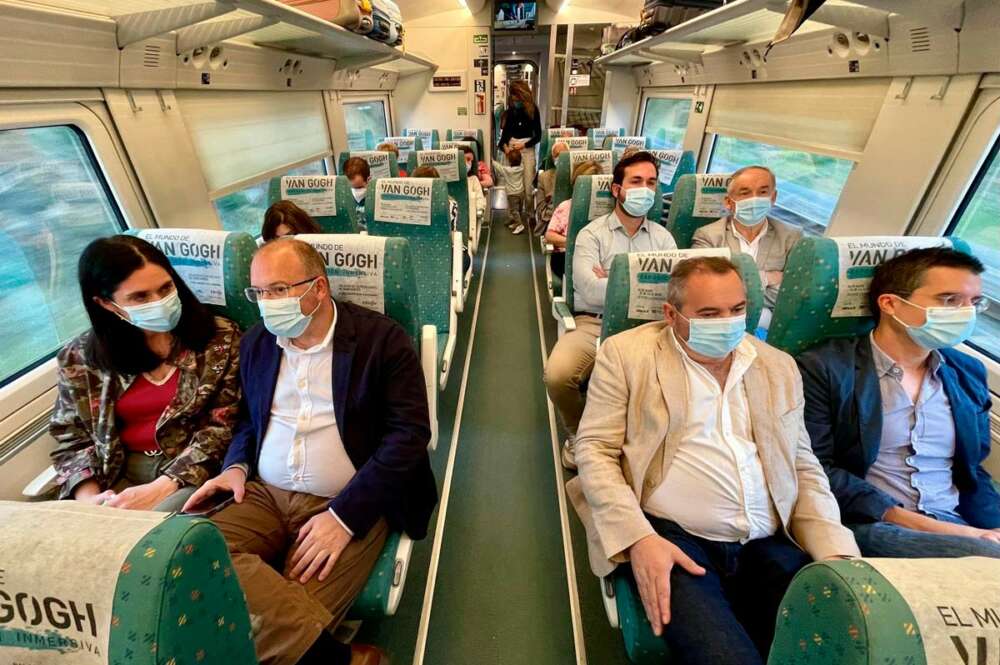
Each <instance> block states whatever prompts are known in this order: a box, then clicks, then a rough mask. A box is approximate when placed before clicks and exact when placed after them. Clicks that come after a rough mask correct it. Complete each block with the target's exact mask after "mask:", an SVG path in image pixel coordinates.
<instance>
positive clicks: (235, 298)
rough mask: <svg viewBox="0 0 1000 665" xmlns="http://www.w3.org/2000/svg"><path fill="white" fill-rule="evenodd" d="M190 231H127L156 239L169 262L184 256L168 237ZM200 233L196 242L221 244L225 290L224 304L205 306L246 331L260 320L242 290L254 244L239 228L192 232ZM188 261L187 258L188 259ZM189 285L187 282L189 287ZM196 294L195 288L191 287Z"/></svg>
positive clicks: (256, 311) (257, 312) (248, 279)
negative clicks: (234, 229) (235, 229)
mask: <svg viewBox="0 0 1000 665" xmlns="http://www.w3.org/2000/svg"><path fill="white" fill-rule="evenodd" d="M189 232H192V231H191V230H188V229H135V230H131V231H127V233H128V234H129V235H134V236H138V237H140V238H143V239H144V240H149V239H150V237H151V236H155V238H157V239H159V240H154V241H153V244H155V245H157V246H158V247H159V248H160V250H161V251H163V253H164V254H166V255H167V258H168V259H169V260H170V261H171V263H174V262H179V261H182V260H185V257H183V256H180V255H177V254H176V253H175V252H176V250H177V248H178V246H177V245H173V244H171V242H170V240H169V237H170V236H172V235H175V234H176V235H177V237H178V238H182V237H184V236H186V235H188V233H189ZM196 232H197V233H198V234H199V236H200V241H205V240H206V239H208V240H210V241H211V242H212V243H216V244H218V245H221V246H222V281H223V286H224V288H225V293H226V304H225V305H208V308H209V309H210V310H211V311H212V312H213V313H215V314H218V315H219V316H224V317H226V318H227V319H229V320H230V321H233V322H234V323H236V325H238V326H239V327H240V328H241V329H243V330H247V329H248V328H250V327H251V326H253V325H255V324H256V323H257V322H258V321H260V310H259V309H257V305H255V304H254V303H252V302H250V301H249V300H247V299H246V296H245V295H244V293H243V292H244V290H245V289H246V288H247V287H248V286H250V262H251V261H252V260H253V255H254V252H256V251H257V243H256V241H254V239H253V237H252V236H251V235H250V234H249V233H244V232H242V231H201V230H198V231H196ZM188 260H189V259H188ZM191 286H192V285H191V284H188V287H189V288H190V287H191ZM192 290H193V291H195V295H198V294H197V289H192Z"/></svg>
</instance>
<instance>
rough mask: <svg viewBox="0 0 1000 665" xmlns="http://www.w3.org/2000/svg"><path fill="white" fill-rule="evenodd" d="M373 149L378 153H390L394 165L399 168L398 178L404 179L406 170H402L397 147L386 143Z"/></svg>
mask: <svg viewBox="0 0 1000 665" xmlns="http://www.w3.org/2000/svg"><path fill="white" fill-rule="evenodd" d="M375 149H376V150H378V151H379V152H391V153H392V154H393V156H394V159H395V160H396V164H397V165H398V166H399V177H400V178H405V177H406V169H404V168H403V165H402V164H401V163H400V161H399V146H398V145H396V144H395V143H389V142H388V141H386V142H385V143H379V144H378V145H377V146H375Z"/></svg>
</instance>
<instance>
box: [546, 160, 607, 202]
mask: <svg viewBox="0 0 1000 665" xmlns="http://www.w3.org/2000/svg"><path fill="white" fill-rule="evenodd" d="M588 161H592V162H597V163H598V165H599V166H600V167H601V173H602V174H610V173H611V170H612V161H613V160H612V155H611V151H610V150H569V151H567V152H564V153H562V154H561V155H559V159H558V160H556V183H555V189H554V190H553V194H552V205H554V206H557V205H559V204H560V203H562V202H563V201H565V200H566V199H568V198H570V197H571V196H572V195H573V190H572V185H571V184H570V179H571V178H572V176H573V171H574V170H575V169H576V167H577V166H579V165H580V164H582V163H583V162H588Z"/></svg>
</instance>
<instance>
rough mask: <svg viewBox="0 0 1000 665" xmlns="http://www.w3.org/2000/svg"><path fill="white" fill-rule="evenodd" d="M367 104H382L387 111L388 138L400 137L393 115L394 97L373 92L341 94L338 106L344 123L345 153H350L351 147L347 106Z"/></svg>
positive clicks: (386, 127) (386, 126) (386, 128)
mask: <svg viewBox="0 0 1000 665" xmlns="http://www.w3.org/2000/svg"><path fill="white" fill-rule="evenodd" d="M365 102H381V103H382V108H383V109H384V110H385V131H386V134H385V135H386V136H387V137H388V136H398V134H396V129H395V127H396V118H395V114H394V113H393V108H392V96H391V95H389V94H386V93H372V92H357V93H350V92H341V93H340V98H339V99H338V100H337V106H338V107H339V110H340V120H341V121H342V122H343V123H344V124H343V126H344V148H343V149H344V151H350V149H351V148H350V145H349V144H348V138H347V137H348V134H349V132H348V130H347V114H346V113H345V112H344V105H345V104H363V103H365Z"/></svg>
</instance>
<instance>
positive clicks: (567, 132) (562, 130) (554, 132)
mask: <svg viewBox="0 0 1000 665" xmlns="http://www.w3.org/2000/svg"><path fill="white" fill-rule="evenodd" d="M545 135H546V136H548V137H549V138H550V139H551V138H553V137H556V136H576V128H575V127H550V128H548V129H546V130H545Z"/></svg>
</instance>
